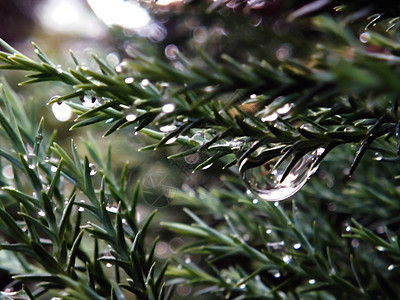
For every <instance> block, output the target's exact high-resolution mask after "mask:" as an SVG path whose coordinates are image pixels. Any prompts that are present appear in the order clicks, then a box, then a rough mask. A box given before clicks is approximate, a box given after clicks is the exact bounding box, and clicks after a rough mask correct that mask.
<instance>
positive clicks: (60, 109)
mask: <svg viewBox="0 0 400 300" xmlns="http://www.w3.org/2000/svg"><path fill="white" fill-rule="evenodd" d="M51 111H52V112H53V115H54V117H55V118H56V119H57V120H58V121H61V122H65V121H68V120H69V119H70V118H71V116H72V109H71V107H69V105H67V104H66V103H64V102H62V103H60V104H59V103H53V104H52V105H51Z"/></svg>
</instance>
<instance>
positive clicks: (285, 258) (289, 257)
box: [282, 255, 292, 264]
mask: <svg viewBox="0 0 400 300" xmlns="http://www.w3.org/2000/svg"><path fill="white" fill-rule="evenodd" d="M282 260H283V261H284V262H285V263H287V264H288V263H290V262H291V260H292V257H291V256H290V255H285V256H284V257H283V258H282Z"/></svg>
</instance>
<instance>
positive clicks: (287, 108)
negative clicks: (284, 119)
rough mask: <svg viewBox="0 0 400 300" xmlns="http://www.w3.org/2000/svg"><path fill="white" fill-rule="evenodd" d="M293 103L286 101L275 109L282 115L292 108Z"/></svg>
mask: <svg viewBox="0 0 400 300" xmlns="http://www.w3.org/2000/svg"><path fill="white" fill-rule="evenodd" d="M292 107H293V105H292V104H290V103H286V104H285V105H284V106H282V107H280V108H278V109H277V110H276V112H277V113H278V114H280V115H284V114H287V113H288V112H289V111H290V110H291V109H292Z"/></svg>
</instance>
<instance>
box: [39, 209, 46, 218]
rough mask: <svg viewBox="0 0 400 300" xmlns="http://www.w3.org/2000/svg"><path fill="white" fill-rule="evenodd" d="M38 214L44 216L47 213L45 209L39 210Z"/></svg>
mask: <svg viewBox="0 0 400 300" xmlns="http://www.w3.org/2000/svg"><path fill="white" fill-rule="evenodd" d="M38 215H39V216H41V217H44V216H45V215H46V213H45V212H44V211H43V210H38Z"/></svg>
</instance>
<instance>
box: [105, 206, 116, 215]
mask: <svg viewBox="0 0 400 300" xmlns="http://www.w3.org/2000/svg"><path fill="white" fill-rule="evenodd" d="M106 211H108V212H109V213H112V214H116V213H117V212H118V207H116V206H106Z"/></svg>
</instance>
